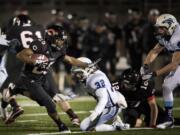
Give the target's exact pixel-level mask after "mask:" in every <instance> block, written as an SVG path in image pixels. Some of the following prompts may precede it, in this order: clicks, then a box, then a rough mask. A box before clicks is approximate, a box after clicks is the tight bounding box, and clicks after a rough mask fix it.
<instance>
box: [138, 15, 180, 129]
mask: <svg viewBox="0 0 180 135" xmlns="http://www.w3.org/2000/svg"><path fill="white" fill-rule="evenodd" d="M155 27H156V28H157V36H156V37H157V40H158V43H157V44H156V45H155V47H154V48H153V49H152V50H150V52H149V53H148V55H147V57H146V58H145V60H144V63H143V64H144V65H143V66H142V68H141V74H142V76H143V78H144V79H149V78H151V77H155V76H160V75H163V74H166V73H169V74H168V75H167V76H166V78H165V79H164V83H163V85H162V87H163V99H164V107H165V111H166V121H165V122H163V123H162V124H160V125H159V126H158V127H159V128H167V127H173V100H174V99H173V90H174V89H175V88H176V87H177V86H178V85H179V84H180V78H179V76H180V67H179V64H180V51H179V50H180V37H179V36H180V26H179V23H178V22H177V20H176V18H175V17H174V16H173V15H171V14H162V15H160V16H159V17H158V18H157V20H156V24H155ZM163 49H166V50H167V51H168V52H170V53H172V60H171V62H170V63H169V64H167V65H166V66H164V67H162V68H160V69H158V70H155V71H154V72H150V70H149V65H150V64H151V63H152V62H153V61H154V60H155V59H156V57H157V56H158V54H159V53H160V52H161V51H162V50H163Z"/></svg>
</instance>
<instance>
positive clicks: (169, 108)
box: [157, 76, 177, 129]
mask: <svg viewBox="0 0 180 135" xmlns="http://www.w3.org/2000/svg"><path fill="white" fill-rule="evenodd" d="M174 77H175V76H167V77H166V78H165V80H164V83H163V99H164V108H165V114H166V116H165V117H166V118H165V121H164V122H163V123H160V124H158V125H157V128H160V129H165V128H168V127H170V128H172V127H173V125H174V124H173V100H174V99H173V90H174V88H175V87H176V86H177V81H176V80H174Z"/></svg>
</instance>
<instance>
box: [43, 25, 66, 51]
mask: <svg viewBox="0 0 180 135" xmlns="http://www.w3.org/2000/svg"><path fill="white" fill-rule="evenodd" d="M46 29H47V32H46V37H45V38H46V41H47V42H48V43H50V44H51V46H52V47H54V48H56V49H57V50H60V49H62V48H63V47H67V44H68V43H67V41H68V40H67V35H66V32H65V30H64V28H63V27H62V26H60V25H57V24H51V25H48V26H47V28H46ZM58 41H63V44H62V45H58V43H57V42H58Z"/></svg>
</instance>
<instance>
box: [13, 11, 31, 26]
mask: <svg viewBox="0 0 180 135" xmlns="http://www.w3.org/2000/svg"><path fill="white" fill-rule="evenodd" d="M12 25H13V26H27V25H28V26H29V25H32V20H31V18H30V17H29V16H28V15H22V14H21V15H18V16H16V17H14V18H13V23H12Z"/></svg>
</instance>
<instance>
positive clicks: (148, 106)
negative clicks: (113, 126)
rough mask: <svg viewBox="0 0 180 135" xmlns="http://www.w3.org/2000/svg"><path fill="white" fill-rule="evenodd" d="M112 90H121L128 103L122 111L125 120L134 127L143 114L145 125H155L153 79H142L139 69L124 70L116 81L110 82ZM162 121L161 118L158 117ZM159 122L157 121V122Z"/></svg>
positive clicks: (156, 109) (155, 107)
mask: <svg viewBox="0 0 180 135" xmlns="http://www.w3.org/2000/svg"><path fill="white" fill-rule="evenodd" d="M112 87H113V89H114V90H117V91H119V92H121V93H122V94H123V95H124V97H125V99H126V101H127V104H128V107H127V108H126V109H125V110H124V111H123V116H124V120H125V122H127V123H129V124H130V125H131V127H136V126H138V125H137V122H138V121H137V120H138V118H140V116H141V115H142V114H143V115H144V116H145V118H144V122H145V126H148V127H156V121H157V116H158V108H157V104H156V100H155V95H154V93H155V89H154V80H153V79H151V80H142V78H141V75H140V73H139V71H136V70H133V69H131V68H130V69H127V70H125V71H124V72H123V73H122V74H121V76H120V79H119V80H118V81H117V82H114V83H112ZM158 121H161V122H162V119H158ZM158 123H159V122H158Z"/></svg>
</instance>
